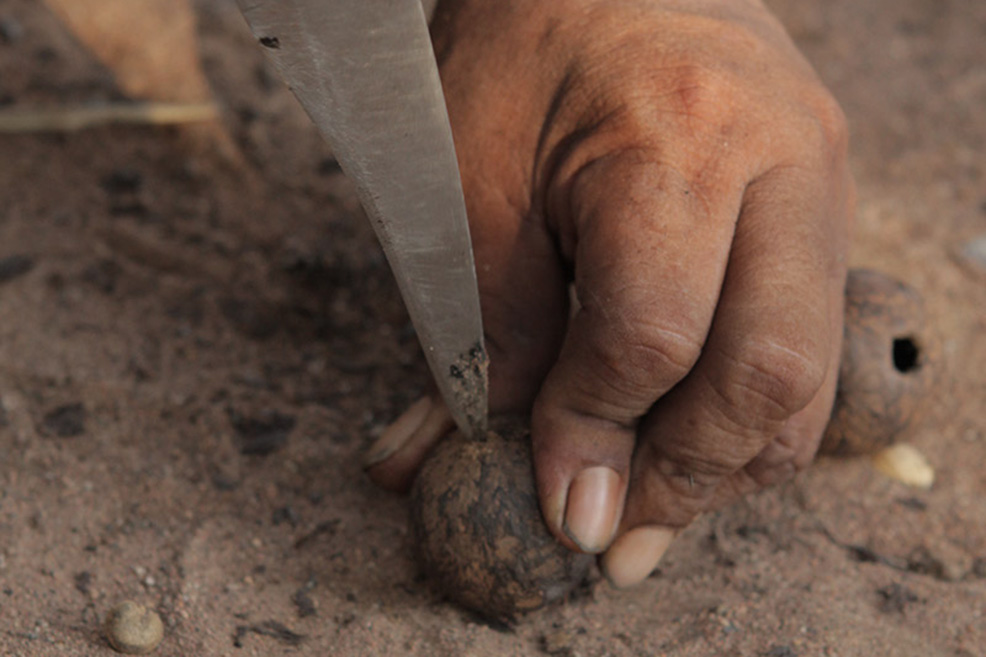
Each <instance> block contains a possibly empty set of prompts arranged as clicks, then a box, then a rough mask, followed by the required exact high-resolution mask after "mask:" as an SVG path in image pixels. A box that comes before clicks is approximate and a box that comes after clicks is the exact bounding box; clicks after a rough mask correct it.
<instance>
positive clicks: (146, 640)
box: [103, 600, 164, 655]
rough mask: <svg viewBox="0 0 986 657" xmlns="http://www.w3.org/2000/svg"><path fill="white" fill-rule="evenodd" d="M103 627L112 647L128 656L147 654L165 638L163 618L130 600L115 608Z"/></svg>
mask: <svg viewBox="0 0 986 657" xmlns="http://www.w3.org/2000/svg"><path fill="white" fill-rule="evenodd" d="M103 627H104V630H105V632H106V638H107V639H108V640H109V642H110V645H111V646H113V648H114V649H116V650H117V651H119V652H122V653H125V654H128V655H144V654H147V653H149V652H151V651H152V650H154V649H155V648H157V646H158V644H159V643H161V639H163V638H164V624H163V623H161V617H160V616H158V615H157V614H156V613H155V612H154V611H152V610H150V609H147V608H146V607H144V606H142V605H139V604H137V603H136V602H132V601H130V600H126V601H124V602H121V603H120V604H118V605H117V606H115V607H113V609H111V610H110V613H109V614H108V615H107V616H106V622H105V624H104V626H103Z"/></svg>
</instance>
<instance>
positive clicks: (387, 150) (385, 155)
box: [237, 0, 488, 435]
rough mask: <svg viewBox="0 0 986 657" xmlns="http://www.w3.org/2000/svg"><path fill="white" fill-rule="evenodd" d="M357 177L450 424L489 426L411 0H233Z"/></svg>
mask: <svg viewBox="0 0 986 657" xmlns="http://www.w3.org/2000/svg"><path fill="white" fill-rule="evenodd" d="M237 3H238V4H239V6H240V10H241V11H242V12H243V15H244V16H245V17H246V19H247V23H248V24H249V25H250V29H251V30H252V32H253V34H254V36H255V37H256V38H257V40H258V41H259V42H260V44H261V46H263V49H264V51H265V52H266V54H267V55H268V57H269V58H270V59H271V61H273V63H274V66H275V67H276V68H277V70H278V72H279V73H280V74H281V76H282V77H283V78H284V79H285V80H286V81H287V83H288V86H289V87H290V88H291V90H292V91H293V92H294V94H295V96H297V98H298V100H299V101H300V102H301V105H302V107H304V108H305V111H306V112H308V115H309V116H310V117H311V119H312V121H314V122H315V125H316V126H317V127H318V129H319V131H320V132H321V134H322V136H323V137H324V138H325V139H326V141H328V143H329V146H330V147H331V149H332V152H333V154H334V155H335V157H336V159H337V160H338V162H339V165H340V166H341V167H342V169H343V171H344V172H345V173H346V174H347V175H348V176H349V177H350V178H351V179H352V180H353V181H354V182H355V185H356V189H357V193H358V195H359V198H360V202H361V203H362V205H363V208H364V210H365V211H366V213H367V215H368V216H369V218H370V221H371V223H372V225H373V228H374V230H375V232H376V234H377V239H379V241H380V244H381V246H382V247H383V251H384V253H385V255H386V256H387V261H388V262H389V263H390V267H391V269H392V270H393V272H394V276H395V278H396V279H397V285H398V287H399V288H400V292H401V296H402V297H403V299H404V304H405V306H406V307H407V310H408V314H409V315H410V317H411V322H412V323H413V324H414V328H415V330H416V331H417V334H418V339H419V340H420V341H421V346H422V349H423V351H424V354H425V358H426V360H427V361H428V366H429V367H430V369H431V372H432V375H433V376H434V379H435V383H436V384H437V386H438V389H439V392H440V393H441V395H442V398H443V399H444V400H445V403H446V404H447V405H448V407H449V410H450V411H451V413H452V417H453V419H454V420H455V423H456V425H458V427H459V429H460V430H461V431H463V432H464V433H466V434H467V435H476V434H480V435H481V432H484V431H485V430H486V418H487V386H488V381H487V378H488V376H487V363H488V359H487V356H486V350H485V348H484V345H483V324H482V318H481V315H480V307H479V289H478V286H477V283H476V268H475V265H474V262H473V253H472V244H471V242H470V239H469V224H468V222H467V219H466V208H465V201H464V199H463V195H462V183H461V181H460V178H459V169H458V163H457V160H456V157H455V147H454V144H453V142H452V130H451V127H450V125H449V119H448V111H447V110H446V107H445V98H444V95H443V93H442V86H441V81H440V79H439V76H438V66H437V64H436V62H435V55H434V52H433V50H432V45H431V38H430V36H429V33H428V23H427V20H426V18H425V12H424V9H423V8H422V6H421V2H420V0H237Z"/></svg>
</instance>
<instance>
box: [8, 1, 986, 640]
mask: <svg viewBox="0 0 986 657" xmlns="http://www.w3.org/2000/svg"><path fill="white" fill-rule="evenodd" d="M768 3H769V4H770V5H771V6H773V7H774V8H775V9H776V10H777V11H778V12H779V14H780V17H781V19H782V20H784V21H785V23H786V24H787V25H788V26H789V28H790V31H791V33H792V35H793V37H794V39H795V40H796V41H797V42H798V44H799V45H800V46H801V47H802V49H803V50H804V52H805V53H806V55H807V56H808V58H809V59H810V60H811V61H812V63H813V64H814V65H815V66H816V67H817V68H818V71H819V74H820V75H821V76H822V78H823V79H824V80H825V81H826V82H827V83H828V84H829V85H830V86H831V88H832V89H833V91H834V93H835V95H836V96H837V97H838V98H839V100H840V101H841V102H842V104H843V106H844V108H845V110H846V113H847V115H848V117H849V122H850V126H851V132H852V135H853V151H852V165H853V169H854V171H855V173H856V176H857V180H858V182H859V199H860V207H859V215H858V218H857V222H856V241H855V243H854V247H853V251H852V253H851V256H850V259H851V264H853V265H854V266H866V267H871V268H874V269H878V270H881V271H885V272H888V273H890V274H891V275H893V276H895V277H897V278H900V279H901V280H903V281H905V282H907V283H909V284H910V285H912V286H914V287H915V288H916V289H917V290H918V291H919V292H920V293H921V295H922V296H923V298H924V300H925V305H926V309H927V313H928V317H929V318H931V319H932V320H933V321H934V322H935V323H936V324H938V325H939V326H940V327H941V333H942V335H943V336H944V343H943V359H942V363H943V368H942V369H943V374H942V376H941V378H940V381H941V383H940V384H939V385H938V386H936V387H934V388H933V391H932V394H933V400H932V402H933V403H932V404H931V412H930V414H929V415H928V416H927V417H926V418H925V419H924V420H923V421H922V423H921V425H920V427H919V428H918V429H917V430H916V431H915V432H914V433H913V434H912V435H911V436H910V437H909V438H908V442H909V443H910V444H912V445H914V446H915V447H916V448H918V449H919V450H920V451H921V452H922V453H923V454H924V455H925V456H926V457H927V458H928V460H929V461H930V462H931V464H932V465H933V466H934V468H935V471H936V479H935V483H934V485H933V486H932V488H931V489H930V490H927V491H925V490H921V489H915V488H908V487H907V486H905V485H903V484H901V483H899V482H896V481H893V480H890V479H888V478H887V477H884V476H883V475H881V474H879V473H878V472H876V471H875V470H874V469H873V468H872V466H871V465H870V463H869V462H868V460H866V459H859V460H849V461H844V460H836V459H823V460H822V461H821V462H819V463H818V464H816V465H815V466H814V467H813V468H812V469H811V470H809V471H808V472H806V473H804V474H802V475H800V476H799V477H798V478H797V479H796V480H795V481H794V482H792V483H790V484H787V485H784V486H781V487H779V488H776V489H773V490H770V491H767V492H765V493H763V494H761V495H758V496H755V497H753V498H750V499H749V500H746V501H744V502H743V503H741V504H737V505H735V506H733V507H731V508H729V509H726V510H724V511H722V512H719V513H716V514H711V515H709V516H707V517H705V518H703V519H701V520H700V521H698V522H697V523H696V524H695V525H694V526H693V527H691V528H689V529H688V530H687V531H686V532H684V533H683V534H682V536H681V537H680V538H679V539H678V541H677V542H676V543H675V545H674V546H673V547H672V548H671V550H670V551H669V553H668V554H667V556H666V558H665V559H664V561H663V562H662V564H661V568H660V572H659V573H658V574H657V575H655V576H654V577H652V578H650V579H649V580H647V581H646V582H645V583H644V584H643V585H641V586H640V587H639V588H637V589H635V590H633V591H628V592H625V593H617V592H614V591H612V590H611V589H610V588H609V586H608V585H607V584H606V583H605V582H598V583H596V584H595V585H594V586H593V587H592V588H590V589H589V590H588V591H586V592H585V594H584V595H580V596H578V597H577V599H575V600H573V601H571V602H569V603H567V604H564V605H555V606H549V607H546V608H545V609H543V610H540V611H536V612H533V613H532V614H529V615H527V616H525V617H524V618H523V620H522V621H521V622H519V623H517V624H516V625H514V626H512V627H510V628H504V627H502V626H499V625H490V624H486V623H483V622H481V621H479V620H478V619H477V618H476V617H475V615H470V614H467V613H465V612H463V611H462V610H461V609H459V608H458V607H457V606H455V605H454V604H452V603H450V602H447V601H445V600H444V598H443V597H442V595H441V594H439V593H437V592H436V591H434V589H433V588H432V587H430V586H429V585H428V584H427V583H426V582H425V581H423V580H421V579H420V578H419V576H418V568H417V566H416V565H415V562H414V559H413V541H412V540H411V537H410V535H409V530H408V520H407V515H408V511H407V500H406V499H403V498H399V497H395V496H392V495H389V494H386V493H383V492H381V491H379V490H377V489H375V488H374V487H373V486H372V485H370V484H369V482H367V481H366V479H365V478H364V476H363V474H362V472H361V469H360V456H361V453H362V450H363V449H364V448H365V447H366V446H367V445H369V444H370V443H371V442H372V440H373V439H374V438H375V437H376V436H377V435H379V432H380V431H381V430H382V428H383V427H384V426H385V425H386V424H387V423H388V422H389V421H390V420H391V419H392V418H394V417H395V416H396V415H397V414H398V413H400V412H401V411H403V410H404V409H405V408H406V407H407V406H408V405H409V404H410V403H411V402H412V401H413V400H415V399H417V398H418V397H419V396H420V395H421V394H422V393H423V392H424V391H425V390H426V385H427V377H426V372H425V366H424V363H423V359H422V358H421V356H420V353H419V349H418V347H417V345H416V343H415V339H414V336H413V333H412V332H411V330H410V327H409V326H408V323H407V317H406V315H405V313H404V311H403V309H402V307H401V304H400V300H399V298H398V295H397V292H396V288H395V286H394V284H393V282H392V280H391V277H390V274H389V273H388V271H387V268H386V265H385V264H384V262H383V260H382V259H381V257H380V254H379V251H378V250H377V248H376V246H375V245H374V242H373V237H372V235H371V232H370V230H369V228H368V227H367V225H366V223H365V220H364V219H363V217H362V216H361V215H360V213H359V211H358V207H357V203H356V199H355V195H354V194H353V192H352V188H351V187H350V186H349V185H348V184H347V183H346V182H345V180H344V179H343V178H342V177H341V176H340V175H339V174H338V172H337V169H336V167H334V166H333V161H332V160H331V158H330V153H329V152H328V150H327V149H326V148H325V147H324V146H323V145H322V144H321V142H320V141H319V139H318V137H317V135H316V133H315V129H314V128H313V127H312V126H311V125H310V123H309V121H308V119H307V117H306V116H305V115H304V113H303V112H302V111H301V110H300V109H299V108H298V106H297V104H296V103H295V101H294V100H293V99H292V97H291V95H290V93H289V92H287V91H286V90H284V89H283V88H282V87H281V86H280V84H279V83H278V82H277V80H276V78H275V76H274V75H273V72H272V71H271V70H270V69H269V68H268V67H267V65H266V64H265V63H264V61H263V59H262V53H260V52H259V49H258V47H257V45H256V43H255V41H254V39H253V38H251V37H250V36H249V34H248V33H247V30H246V26H245V24H244V22H243V19H242V18H241V17H240V16H239V15H238V14H237V13H236V9H235V8H234V7H233V6H232V4H233V3H231V2H226V1H225V0H222V1H221V0H202V1H200V2H198V3H197V5H196V6H197V8H198V12H199V18H200V20H199V33H200V36H201V52H202V54H203V57H204V61H205V63H206V72H207V74H208V77H209V79H210V82H211V83H212V85H213V88H214V89H215V91H216V93H217V95H218V96H219V99H220V101H221V102H222V104H223V106H224V108H225V112H226V118H227V121H228V125H229V128H230V131H231V133H232V137H233V141H234V143H235V144H236V145H237V147H238V148H239V149H241V150H242V151H243V152H244V154H245V163H244V166H243V167H242V168H241V169H240V170H232V169H230V168H229V167H226V166H224V165H222V164H217V163H215V162H213V161H211V160H210V159H208V158H189V157H187V156H186V155H184V154H183V151H182V150H181V148H180V147H179V146H180V144H179V141H180V140H178V139H176V138H175V134H174V132H173V131H172V130H163V129H144V128H137V127H130V128H110V127H107V128H100V129H97V130H90V131H85V132H79V133H76V134H71V135H21V136H10V135H0V162H2V163H3V164H2V166H0V654H2V655H5V656H6V655H19V656H23V657H39V656H40V657H49V656H51V657H56V656H57V657H101V656H102V657H105V656H109V655H111V654H113V653H112V652H111V648H110V647H109V646H108V644H107V643H106V640H105V638H104V637H103V632H102V621H103V619H104V618H105V616H106V614H107V613H108V612H109V610H110V609H111V608H112V607H113V606H114V605H115V604H117V603H118V602H119V601H120V600H125V599H133V600H139V601H140V602H141V604H144V605H145V606H147V607H148V608H153V609H154V610H155V611H156V612H157V613H159V614H160V616H161V618H162V621H163V622H164V626H165V638H164V640H163V641H162V642H161V645H160V646H158V648H157V649H156V651H155V652H154V655H155V656H160V657H184V656H187V655H203V656H209V657H214V656H215V657H223V656H226V655H229V656H234V655H235V656H236V657H254V656H261V655H262V656H264V657H269V656H271V655H291V656H293V657H325V656H326V655H329V656H333V657H334V656H346V657H348V656H356V655H359V656H361V657H362V656H368V657H393V656H395V655H411V656H421V657H453V656H454V657H460V656H463V655H468V656H470V657H484V656H490V657H492V656H496V657H503V656H505V655H506V656H512V655H522V656H527V655H555V656H558V655H572V656H575V655H579V656H581V657H603V656H606V657H638V656H640V655H662V654H663V655H669V656H672V657H707V656H708V655H729V656H730V657H732V656H734V655H735V656H737V657H763V656H764V655H773V656H774V657H777V656H791V655H795V656H797V657H816V656H819V655H829V656H835V655H839V656H841V657H847V656H855V655H866V656H867V657H881V656H886V657H890V656H893V657H927V656H928V655H935V656H939V655H945V656H948V657H981V656H982V655H983V646H984V645H986V623H984V621H983V619H984V618H986V478H984V477H983V474H982V464H983V463H984V461H986V416H984V413H983V400H984V396H986V340H984V339H983V335H984V333H986V313H984V308H986V264H984V261H983V259H981V258H980V259H978V260H977V259H976V258H977V256H976V254H977V253H979V254H980V255H981V252H982V249H981V248H979V250H977V249H976V248H974V246H975V245H976V244H980V243H981V240H982V238H983V236H984V235H986V155H984V154H986V113H984V112H983V108H984V107H986V77H984V69H983V62H984V61H986V39H983V34H984V33H986V3H983V2H978V1H972V0H969V1H965V2H958V1H952V2H943V1H941V0H865V1H860V0H829V1H827V2H818V1H817V0H768ZM118 96H119V93H118V91H117V88H116V85H115V84H114V82H113V80H112V79H111V77H110V76H109V74H108V72H107V71H106V70H105V69H104V68H102V67H101V66H100V65H99V64H98V63H97V62H96V60H95V59H94V58H93V57H91V56H90V55H89V54H88V53H87V52H86V51H84V50H83V49H82V48H81V47H80V46H79V45H78V43H77V42H76V41H75V40H74V39H73V38H72V37H71V36H70V35H69V34H67V33H66V32H65V30H64V29H63V27H62V26H61V25H60V23H59V22H57V21H56V20H55V19H54V18H53V17H52V16H51V15H49V14H48V13H47V12H46V11H45V9H44V7H43V4H42V3H40V2H38V0H3V2H0V109H3V108H9V107H19V106H20V107H36V106H47V107H51V106H54V107H58V106H62V105H65V104H68V103H73V102H91V101H98V100H107V99H114V98H117V97H118ZM977 239H978V240H980V241H977Z"/></svg>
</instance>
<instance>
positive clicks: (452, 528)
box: [411, 417, 593, 621]
mask: <svg viewBox="0 0 986 657" xmlns="http://www.w3.org/2000/svg"><path fill="white" fill-rule="evenodd" d="M490 426H491V429H490V431H489V432H488V433H487V435H486V436H481V437H478V438H473V439H470V438H467V437H465V436H463V435H462V434H461V433H459V432H456V433H454V434H452V435H451V436H449V437H447V438H446V439H445V440H444V441H443V442H442V443H441V444H439V445H438V447H436V448H435V450H434V452H433V453H432V454H431V455H430V456H429V458H428V460H427V461H426V462H425V464H424V466H423V467H422V469H421V471H420V472H419V473H418V476H417V478H416V480H415V482H414V487H413V489H412V491H411V525H412V528H413V532H414V539H415V544H416V547H417V551H418V559H419V561H420V563H421V566H422V569H423V570H424V571H425V573H426V574H427V575H428V576H429V577H430V578H431V579H432V580H433V581H434V582H435V583H436V584H437V585H438V587H439V588H440V589H441V590H442V592H444V593H445V594H446V595H447V596H448V597H449V598H451V599H452V600H453V601H455V602H457V603H459V604H460V605H462V606H464V607H466V608H468V609H471V610H473V611H476V612H478V613H479V614H481V615H483V616H486V617H488V618H494V619H497V620H501V621H510V620H513V619H514V618H515V617H516V616H517V615H518V614H520V613H523V612H527V611H532V610H534V609H538V608H540V607H543V606H544V605H546V604H548V603H549V602H552V601H554V600H557V599H559V598H561V597H563V596H565V595H566V594H568V593H569V592H571V591H572V590H573V589H574V588H575V587H576V586H578V585H579V584H580V583H581V582H582V581H583V580H584V579H585V578H586V576H587V574H588V572H589V568H590V567H591V565H592V563H593V557H592V556H590V555H585V554H578V553H575V552H571V551H569V550H568V549H567V548H565V547H563V546H562V545H561V544H560V543H558V541H556V540H555V538H554V537H553V536H552V535H551V534H550V533H549V532H548V529H547V527H546V526H545V524H544V521H543V520H542V518H541V512H540V509H539V507H538V501H537V500H538V498H537V492H536V490H535V487H534V468H533V465H532V460H531V446H530V432H529V429H528V428H527V426H526V425H525V424H524V422H523V421H522V420H520V419H519V418H516V417H500V418H493V419H491V421H490Z"/></svg>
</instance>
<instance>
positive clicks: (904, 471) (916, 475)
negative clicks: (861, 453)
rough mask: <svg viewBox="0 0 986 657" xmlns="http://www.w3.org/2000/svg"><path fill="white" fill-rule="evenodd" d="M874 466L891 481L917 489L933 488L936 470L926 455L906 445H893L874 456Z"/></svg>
mask: <svg viewBox="0 0 986 657" xmlns="http://www.w3.org/2000/svg"><path fill="white" fill-rule="evenodd" d="M873 466H874V467H875V468H876V469H877V470H878V471H880V472H882V473H883V474H885V475H886V476H888V477H890V478H891V479H895V480H897V481H899V482H901V483H903V484H907V485H908V486H914V487H915V488H925V489H927V488H931V485H932V484H933V483H935V469H934V468H932V467H931V464H930V463H928V459H926V458H925V457H924V454H922V453H921V452H919V451H918V450H917V449H916V448H915V447H913V446H911V445H908V444H906V443H900V444H897V445H891V446H890V447H887V448H886V449H884V450H882V451H880V452H877V453H876V454H874V455H873Z"/></svg>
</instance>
